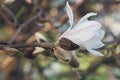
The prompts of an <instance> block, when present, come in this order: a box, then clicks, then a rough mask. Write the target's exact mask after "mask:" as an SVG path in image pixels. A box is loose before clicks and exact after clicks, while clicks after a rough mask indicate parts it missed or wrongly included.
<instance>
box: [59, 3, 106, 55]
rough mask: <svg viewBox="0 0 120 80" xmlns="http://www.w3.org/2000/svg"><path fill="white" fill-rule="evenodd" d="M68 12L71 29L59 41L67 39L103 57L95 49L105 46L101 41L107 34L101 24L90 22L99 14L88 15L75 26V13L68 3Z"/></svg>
mask: <svg viewBox="0 0 120 80" xmlns="http://www.w3.org/2000/svg"><path fill="white" fill-rule="evenodd" d="M66 11H67V14H68V17H69V24H70V27H69V28H68V30H66V31H65V32H64V33H63V34H62V35H61V36H60V38H59V40H60V39H61V38H67V39H69V40H71V41H72V42H73V43H75V44H77V45H79V46H80V47H84V48H85V49H87V50H88V51H89V52H90V53H92V54H94V55H97V56H103V54H101V53H100V52H98V51H96V50H95V49H98V48H101V47H103V46H104V43H103V42H102V41H101V40H102V39H103V37H104V34H105V32H104V30H102V29H101V24H100V23H99V22H97V21H93V20H92V21H89V20H88V18H89V17H90V16H95V15H97V13H88V14H87V15H85V16H84V17H83V18H81V20H80V21H79V22H78V23H77V24H76V25H73V12H72V9H71V8H70V6H69V4H68V2H67V4H66Z"/></svg>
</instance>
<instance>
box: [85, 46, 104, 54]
mask: <svg viewBox="0 0 120 80" xmlns="http://www.w3.org/2000/svg"><path fill="white" fill-rule="evenodd" d="M87 50H88V51H89V52H90V53H91V54H94V55H96V56H104V55H103V54H102V53H101V52H98V51H95V50H92V49H89V48H87Z"/></svg>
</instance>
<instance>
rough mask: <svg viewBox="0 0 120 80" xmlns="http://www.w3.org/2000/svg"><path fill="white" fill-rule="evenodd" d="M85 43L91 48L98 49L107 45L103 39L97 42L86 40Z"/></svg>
mask: <svg viewBox="0 0 120 80" xmlns="http://www.w3.org/2000/svg"><path fill="white" fill-rule="evenodd" d="M84 45H85V46H87V47H89V48H91V49H98V48H101V47H103V46H105V44H104V43H103V42H101V41H96V42H92V41H91V43H88V42H86V43H84Z"/></svg>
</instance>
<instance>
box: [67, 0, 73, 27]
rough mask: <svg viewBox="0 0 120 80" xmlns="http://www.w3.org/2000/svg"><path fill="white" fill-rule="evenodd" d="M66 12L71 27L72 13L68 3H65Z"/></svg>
mask: <svg viewBox="0 0 120 80" xmlns="http://www.w3.org/2000/svg"><path fill="white" fill-rule="evenodd" d="M66 11H67V15H68V18H69V24H70V27H72V26H73V12H72V9H71V8H70V5H69V3H68V2H67V3H66Z"/></svg>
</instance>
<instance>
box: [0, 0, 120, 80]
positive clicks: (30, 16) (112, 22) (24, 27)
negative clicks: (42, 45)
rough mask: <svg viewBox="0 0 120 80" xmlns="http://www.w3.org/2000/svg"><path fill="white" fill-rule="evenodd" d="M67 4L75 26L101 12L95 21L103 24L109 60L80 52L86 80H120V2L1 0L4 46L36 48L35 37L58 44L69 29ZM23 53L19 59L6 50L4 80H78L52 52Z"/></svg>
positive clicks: (0, 76)
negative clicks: (9, 44) (16, 45)
mask: <svg viewBox="0 0 120 80" xmlns="http://www.w3.org/2000/svg"><path fill="white" fill-rule="evenodd" d="M66 1H68V2H69V4H70V6H71V8H72V10H73V13H74V22H75V23H77V22H78V21H79V20H80V18H82V17H83V16H84V15H85V14H87V13H89V12H97V16H94V17H91V18H89V19H90V20H91V19H92V20H96V21H99V22H100V23H101V24H102V26H103V27H102V28H103V29H104V30H105V32H106V34H105V37H104V39H103V42H104V43H105V44H106V46H105V47H103V48H101V49H100V51H101V52H102V53H103V54H104V57H97V56H94V55H91V54H89V53H88V52H86V51H84V50H77V51H75V52H74V55H75V56H76V59H77V60H78V62H79V67H78V69H79V73H80V76H81V80H120V45H119V44H120V0H0V44H6V42H8V43H13V44H14V43H15V44H18V43H28V44H31V43H33V42H34V41H36V39H35V36H34V33H35V32H40V33H41V34H42V35H43V36H44V37H45V38H46V41H48V42H55V41H57V39H58V37H59V36H60V35H61V34H62V33H63V32H64V31H65V30H66V29H67V28H68V27H69V24H68V17H67V14H66V11H65V5H66ZM20 29H21V30H20ZM19 30H20V31H19ZM16 32H18V34H17V33H16ZM19 50H20V51H21V53H19V54H17V56H16V54H13V53H12V54H11V53H10V51H9V52H6V51H8V50H2V49H1V50H0V80H78V77H77V75H76V73H75V72H74V71H73V70H72V67H71V65H70V64H68V63H64V62H61V61H59V60H58V59H57V58H55V56H54V55H53V52H51V50H49V49H48V50H45V51H43V52H41V53H39V54H37V55H33V53H34V51H35V48H22V49H19Z"/></svg>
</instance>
